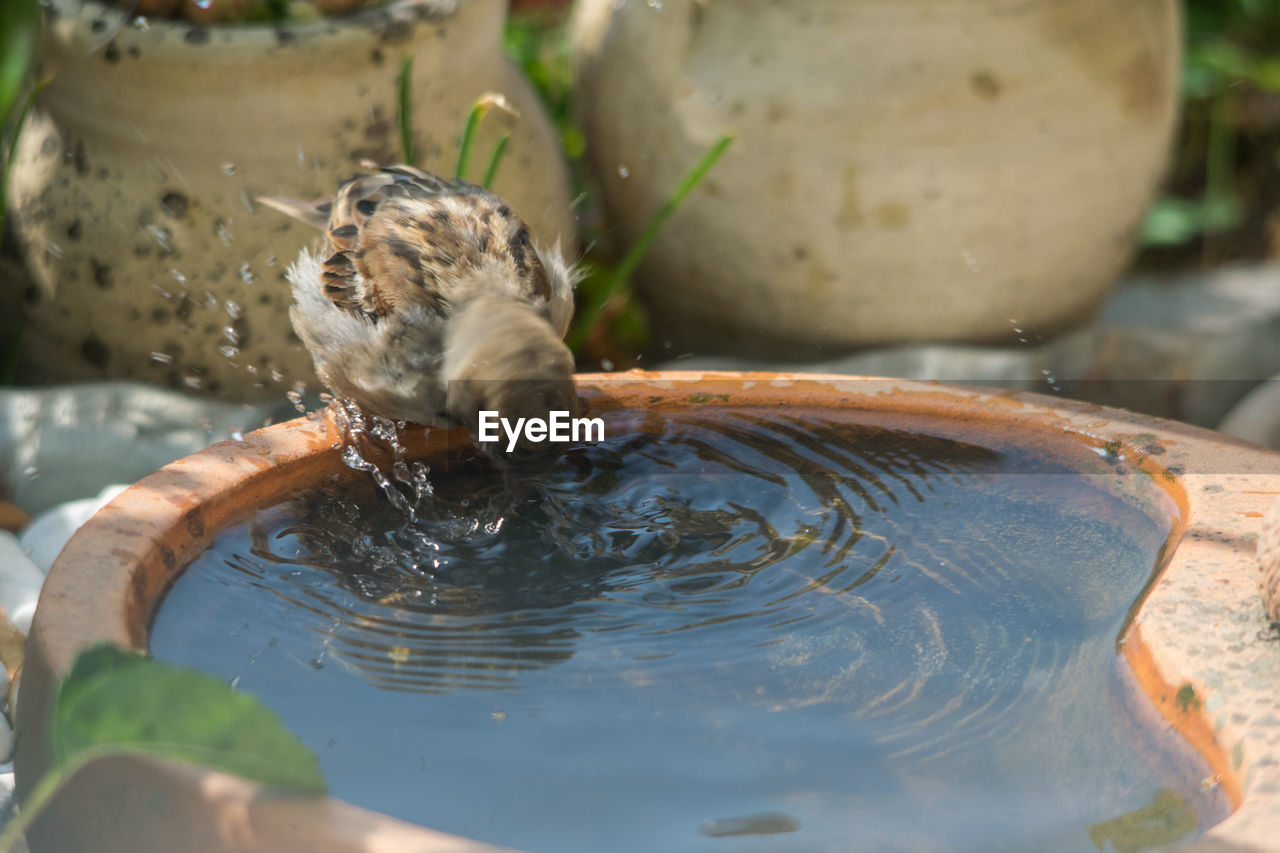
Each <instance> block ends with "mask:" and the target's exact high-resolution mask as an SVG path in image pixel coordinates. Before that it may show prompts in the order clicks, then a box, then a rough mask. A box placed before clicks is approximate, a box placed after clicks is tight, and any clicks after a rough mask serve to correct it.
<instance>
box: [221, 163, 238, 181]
mask: <svg viewBox="0 0 1280 853" xmlns="http://www.w3.org/2000/svg"><path fill="white" fill-rule="evenodd" d="M235 173H236V164H235V163H223V164H222V174H224V175H226V176H227V177H228V178H229V177H231V176H232V175H234V174H235Z"/></svg>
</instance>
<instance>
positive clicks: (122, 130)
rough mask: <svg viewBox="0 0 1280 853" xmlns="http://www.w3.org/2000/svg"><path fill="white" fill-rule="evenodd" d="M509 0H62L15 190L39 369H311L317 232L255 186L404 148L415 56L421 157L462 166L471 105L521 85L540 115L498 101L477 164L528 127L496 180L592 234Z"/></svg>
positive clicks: (249, 388)
mask: <svg viewBox="0 0 1280 853" xmlns="http://www.w3.org/2000/svg"><path fill="white" fill-rule="evenodd" d="M505 12H506V3H505V0H396V2H392V3H390V4H389V5H387V6H385V7H380V8H374V9H369V10H367V11H364V12H360V13H358V14H356V15H353V16H350V17H346V18H338V19H327V20H321V21H318V22H315V23H310V24H305V25H296V26H295V25H289V26H283V27H279V28H271V27H264V26H250V25H242V26H230V25H227V26H208V27H206V26H199V25H193V24H191V23H188V22H182V21H167V20H166V21H161V20H154V21H150V22H149V23H148V24H147V25H146V26H145V27H142V28H140V27H139V26H138V25H137V24H136V21H131V19H129V18H128V17H126V16H125V14H124V13H123V12H122V11H120V10H118V9H116V8H115V7H113V6H110V5H107V6H104V5H102V4H100V3H97V2H93V0H55V2H53V3H51V4H50V7H49V11H48V20H47V25H46V27H45V29H44V35H43V41H42V44H41V52H40V73H42V74H51V75H53V77H52V83H51V84H50V85H49V88H48V89H47V90H46V91H45V93H44V94H43V96H42V97H41V99H40V101H39V105H38V107H37V109H36V111H35V112H34V113H33V114H32V116H31V119H30V122H29V124H28V125H27V128H26V131H25V132H24V133H23V135H22V139H21V144H20V146H19V149H18V153H17V159H16V161H15V164H14V175H13V183H12V185H11V190H10V217H9V221H10V222H11V223H12V224H13V226H14V228H15V229H16V231H17V234H18V236H19V237H20V239H21V241H22V242H23V244H24V245H25V251H26V256H27V261H28V263H29V266H30V267H31V269H32V271H33V272H34V275H35V278H36V281H37V286H36V287H33V288H28V289H27V292H26V294H25V297H24V298H23V300H22V305H21V306H20V308H21V310H22V311H23V312H25V313H26V315H27V319H26V328H25V331H24V335H23V338H22V352H21V363H20V373H19V379H20V380H23V381H27V382H52V381H62V380H77V379H86V378H94V379H96V378H103V377H113V378H132V379H141V380H148V381H152V382H162V383H167V384H169V385H171V386H175V387H179V388H196V389H200V390H203V391H206V392H210V393H214V394H221V395H223V396H227V397H230V398H232V399H239V400H245V399H261V398H263V397H267V396H271V397H275V398H279V396H280V393H281V390H282V389H283V388H288V387H290V386H291V385H292V384H293V383H295V382H296V381H298V380H305V381H308V382H311V381H312V380H313V377H314V373H313V371H312V367H311V361H310V358H309V357H308V356H307V354H306V352H305V350H304V349H303V348H302V345H301V344H300V343H299V342H298V340H297V338H296V337H295V336H294V334H293V332H292V329H291V327H290V324H289V318H288V306H289V304H290V295H289V286H288V284H287V282H286V281H285V277H284V273H285V269H286V268H287V267H288V265H289V263H290V262H291V261H292V260H293V259H294V258H295V257H296V256H297V253H298V251H299V250H300V249H301V248H302V247H303V246H305V245H309V244H312V243H314V242H315V241H316V240H317V238H318V232H317V231H315V230H313V229H310V228H308V227H307V226H304V225H301V224H299V223H295V222H292V221H290V220H288V219H287V218H286V217H284V216H282V215H280V214H279V213H276V212H275V211H272V210H269V209H267V208H265V207H263V206H262V205H259V204H258V203H256V201H255V197H256V196H258V195H285V196H292V197H296V198H303V199H310V198H317V197H320V196H323V195H326V194H331V193H332V192H333V190H334V188H335V187H336V186H337V184H338V182H339V181H340V180H343V179H345V178H347V177H350V176H351V175H352V174H355V173H356V172H358V171H360V170H361V166H360V162H361V161H362V160H374V161H377V162H378V163H396V162H401V161H402V160H403V159H404V156H403V153H402V148H401V143H400V129H399V124H398V107H397V103H398V100H397V98H398V89H397V78H398V75H399V74H400V69H401V61H402V60H403V59H405V58H410V57H411V58H412V59H413V74H412V88H411V91H412V98H413V113H412V128H413V135H414V141H415V148H416V150H417V151H418V152H419V158H420V160H421V165H423V166H424V167H425V168H427V169H431V170H435V171H438V172H440V173H441V174H446V175H449V174H452V170H453V167H454V163H455V160H456V151H457V144H458V138H459V136H460V134H461V131H462V127H463V124H464V123H465V119H466V116H467V114H468V112H469V111H470V109H471V105H472V104H473V103H474V101H475V100H476V98H478V97H479V96H480V95H481V94H483V93H485V92H488V91H495V92H500V93H503V94H504V95H505V96H506V98H507V100H508V101H509V102H510V104H511V105H512V106H513V107H514V108H515V109H516V110H517V111H518V112H519V116H518V117H515V116H510V115H507V114H505V113H502V112H501V111H498V110H495V111H492V112H491V113H490V114H489V115H488V117H487V118H486V119H485V121H484V122H483V124H482V125H481V129H480V133H479V136H478V138H477V142H476V148H475V152H476V154H475V156H474V157H473V160H472V167H473V174H472V176H471V177H472V179H474V180H476V181H478V180H480V174H479V173H480V171H481V170H482V169H483V168H484V164H485V162H486V161H487V156H488V153H489V152H490V150H491V149H492V146H493V145H494V143H495V142H496V139H497V137H498V136H499V135H500V134H501V133H504V132H510V133H511V134H512V138H511V143H510V145H509V146H508V149H507V156H506V158H505V160H504V161H503V165H502V168H501V171H500V172H499V174H498V177H497V180H496V182H495V185H494V189H495V190H496V191H497V192H498V193H500V194H502V195H504V196H505V197H506V198H507V199H509V200H510V202H511V203H512V205H513V207H514V208H515V209H516V210H517V211H518V212H519V213H520V214H521V215H522V216H523V217H524V218H525V219H526V220H527V221H528V222H529V223H530V227H531V228H532V229H533V231H534V233H535V236H536V238H537V239H539V240H540V241H542V242H545V243H548V244H549V243H553V242H554V241H555V240H556V239H557V238H559V239H561V240H563V241H564V243H565V245H566V246H572V244H573V242H574V233H575V232H574V223H573V219H572V216H571V215H570V212H569V198H570V197H569V185H568V179H567V172H566V170H565V167H564V164H563V162H562V160H561V157H560V153H559V146H558V142H557V138H556V136H555V134H554V132H553V129H552V127H551V125H550V123H549V121H548V120H547V118H546V116H545V115H544V113H543V111H542V108H541V106H540V103H539V102H538V100H537V97H536V96H535V94H534V92H533V90H532V88H531V87H530V86H529V84H528V83H527V82H526V81H525V80H524V78H523V77H522V76H521V75H520V74H519V73H518V72H517V71H516V69H515V68H514V67H513V66H512V65H511V64H510V63H509V62H508V61H507V60H506V59H505V58H504V57H503V55H502V52H501V38H502V27H503V21H504V16H505ZM17 296H18V294H13V295H12V296H11V297H10V298H16V297H17ZM312 387H316V385H315V383H313V385H312Z"/></svg>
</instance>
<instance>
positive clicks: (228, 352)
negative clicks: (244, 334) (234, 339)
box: [218, 344, 240, 358]
mask: <svg viewBox="0 0 1280 853" xmlns="http://www.w3.org/2000/svg"><path fill="white" fill-rule="evenodd" d="M218 352H220V353H222V357H223V358H235V357H236V356H238V355H239V354H240V349H239V348H238V347H233V346H228V345H227V344H223V345H222V346H220V347H218Z"/></svg>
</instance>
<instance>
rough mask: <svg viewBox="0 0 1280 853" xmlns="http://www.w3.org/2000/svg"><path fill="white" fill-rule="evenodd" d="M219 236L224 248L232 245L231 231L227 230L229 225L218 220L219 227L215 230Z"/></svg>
mask: <svg viewBox="0 0 1280 853" xmlns="http://www.w3.org/2000/svg"><path fill="white" fill-rule="evenodd" d="M214 230H215V231H216V232H217V234H218V239H219V240H221V241H222V245H223V246H230V245H231V231H230V229H228V228H227V223H225V222H223V221H222V220H218V226H217V228H215V229H214Z"/></svg>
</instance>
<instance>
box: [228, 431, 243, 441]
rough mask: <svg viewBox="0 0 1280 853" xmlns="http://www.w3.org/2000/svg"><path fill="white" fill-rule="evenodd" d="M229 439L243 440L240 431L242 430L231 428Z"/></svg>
mask: <svg viewBox="0 0 1280 853" xmlns="http://www.w3.org/2000/svg"><path fill="white" fill-rule="evenodd" d="M231 440H232V441H235V442H243V441H244V433H242V432H241V431H240V430H238V429H233V430H232V431H231Z"/></svg>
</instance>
